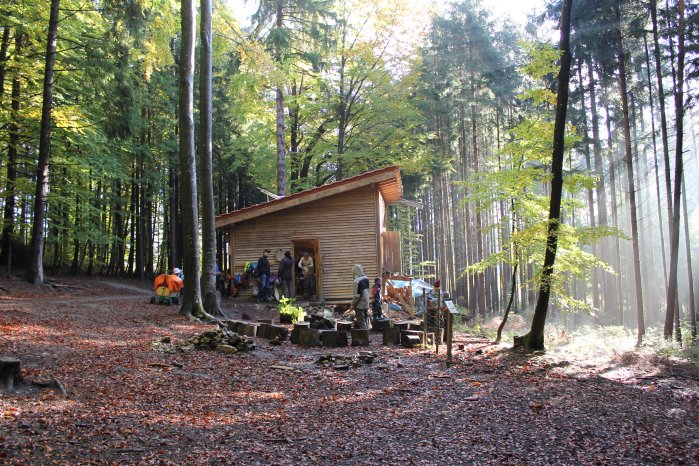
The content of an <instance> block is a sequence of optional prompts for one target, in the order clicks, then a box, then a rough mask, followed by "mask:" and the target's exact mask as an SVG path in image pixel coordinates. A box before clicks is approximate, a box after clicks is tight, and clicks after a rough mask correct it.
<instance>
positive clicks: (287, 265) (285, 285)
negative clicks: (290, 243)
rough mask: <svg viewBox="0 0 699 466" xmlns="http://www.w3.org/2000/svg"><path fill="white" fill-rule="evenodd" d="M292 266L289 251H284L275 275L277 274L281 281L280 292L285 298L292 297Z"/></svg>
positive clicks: (292, 262) (292, 261)
mask: <svg viewBox="0 0 699 466" xmlns="http://www.w3.org/2000/svg"><path fill="white" fill-rule="evenodd" d="M293 268H294V260H293V259H292V258H291V251H286V252H285V253H284V257H283V258H282V260H281V262H280V263H279V270H278V271H277V275H279V280H280V281H281V283H282V294H283V295H284V297H285V298H293V297H294V295H293V292H292V290H291V276H292V274H291V272H292V270H293Z"/></svg>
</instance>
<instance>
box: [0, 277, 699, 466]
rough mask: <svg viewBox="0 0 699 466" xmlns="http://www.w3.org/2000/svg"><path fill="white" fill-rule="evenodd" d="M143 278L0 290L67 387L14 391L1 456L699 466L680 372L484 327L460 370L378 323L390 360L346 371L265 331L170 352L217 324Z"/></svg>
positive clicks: (30, 343)
mask: <svg viewBox="0 0 699 466" xmlns="http://www.w3.org/2000/svg"><path fill="white" fill-rule="evenodd" d="M10 285H12V284H10ZM127 286H133V288H134V289H130V288H125V287H123V286H122V287H120V288H119V289H118V290H115V289H114V288H110V285H109V284H103V285H101V288H100V289H99V290H98V291H95V288H96V287H95V286H90V287H89V288H90V289H91V291H90V296H86V295H85V294H81V293H82V291H80V290H78V291H76V292H75V293H73V294H70V293H61V294H60V296H59V295H58V294H51V296H46V295H45V294H43V292H39V293H38V294H34V295H32V293H31V290H29V289H22V290H20V289H19V285H17V287H15V290H16V292H15V294H14V296H13V293H12V292H11V293H10V295H8V296H5V297H4V299H3V300H0V355H12V356H16V357H18V358H19V359H21V360H22V364H23V372H24V375H25V377H26V378H27V379H28V380H45V379H50V378H55V379H58V380H59V381H60V382H61V383H62V384H63V385H64V386H65V388H66V390H67V393H68V396H67V398H63V397H62V396H61V395H60V394H59V393H58V392H56V391H52V390H44V391H37V392H32V393H16V394H12V395H7V394H5V395H2V397H1V398H0V464H2V463H6V464H77V463H98V464H105V463H118V464H150V463H158V464H333V465H334V464H340V465H344V464H347V465H349V464H397V463H402V464H421V465H430V464H498V465H501V464H512V465H519V464H534V465H537V464H540V465H548V464H699V456H697V455H698V453H697V452H699V441H698V440H697V439H699V417H698V416H699V415H698V413H699V409H698V408H699V405H698V400H697V397H696V396H695V395H694V392H693V391H691V390H684V389H678V388H677V387H678V386H677V383H678V382H677V381H675V382H673V383H670V384H665V383H661V382H662V381H663V380H665V379H659V378H649V379H637V378H636V379H634V380H633V381H632V383H621V382H620V381H617V380H610V379H608V378H604V377H601V376H599V374H590V373H589V371H586V370H585V369H584V368H581V367H579V366H577V365H573V364H564V363H562V362H561V361H554V360H550V359H547V358H546V357H535V358H531V357H525V356H523V355H519V354H516V353H512V352H510V351H505V350H503V349H502V348H500V347H495V346H492V345H489V344H488V342H487V341H486V340H484V339H482V338H478V337H473V336H469V335H459V336H458V339H459V340H460V341H461V342H462V343H461V344H463V345H464V346H463V349H462V350H458V351H456V353H455V358H456V362H455V364H453V365H451V366H447V365H446V364H445V362H444V355H443V352H442V354H440V355H439V356H436V355H435V354H434V351H433V350H429V351H426V350H408V349H404V348H398V347H383V346H381V345H380V336H379V335H374V336H372V342H371V346H370V347H369V348H368V349H369V350H371V351H375V352H376V353H377V358H376V360H375V361H374V362H373V363H372V364H370V365H363V366H361V367H358V368H353V369H350V370H347V371H335V370H332V369H328V368H323V367H320V366H319V365H317V364H315V361H316V359H317V358H318V357H319V356H320V355H322V354H323V353H326V352H327V349H322V348H318V349H307V348H300V347H298V346H295V345H291V344H290V343H289V342H284V343H283V344H282V345H281V346H272V345H270V344H269V342H267V341H265V340H259V339H257V340H256V343H257V345H258V349H257V350H256V351H254V352H252V353H249V354H243V355H235V356H226V355H223V354H220V353H215V352H208V351H194V352H187V353H175V354H163V353H161V352H157V351H155V350H154V349H153V344H152V343H153V342H154V341H159V340H160V339H161V338H162V337H165V336H168V337H170V338H171V339H172V341H175V342H178V341H183V340H184V339H186V338H187V337H189V336H191V335H194V334H196V333H199V332H201V331H203V330H205V329H209V328H210V326H206V325H201V324H192V323H189V322H187V321H185V320H183V319H182V318H181V317H179V316H178V315H177V308H176V307H168V306H154V305H150V304H147V303H146V301H147V300H146V299H145V298H147V294H148V291H147V290H146V291H143V290H142V289H140V288H139V286H138V285H128V284H127ZM8 288H9V289H10V290H11V291H12V289H13V287H12V286H8ZM49 298H53V299H49ZM10 301H11V305H8V303H10ZM235 309H236V312H239V311H240V310H241V308H240V307H237V308H235ZM261 312H271V311H269V310H266V309H262V310H261ZM356 352H357V348H351V347H348V348H341V349H336V350H333V353H335V354H343V355H351V354H354V353H356ZM576 368H577V369H580V370H578V371H576ZM621 369H623V365H620V366H618V367H616V368H615V370H621ZM673 384H674V385H673Z"/></svg>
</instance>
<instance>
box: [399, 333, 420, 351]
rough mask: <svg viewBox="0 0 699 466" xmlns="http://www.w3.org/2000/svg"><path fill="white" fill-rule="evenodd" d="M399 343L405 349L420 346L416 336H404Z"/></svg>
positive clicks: (418, 338)
mask: <svg viewBox="0 0 699 466" xmlns="http://www.w3.org/2000/svg"><path fill="white" fill-rule="evenodd" d="M401 343H402V344H403V346H405V347H406V348H414V347H416V346H417V345H419V344H420V337H419V336H417V335H406V334H404V335H403V336H402V339H401Z"/></svg>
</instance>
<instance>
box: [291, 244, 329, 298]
mask: <svg viewBox="0 0 699 466" xmlns="http://www.w3.org/2000/svg"><path fill="white" fill-rule="evenodd" d="M291 247H292V251H291V254H292V255H293V257H294V268H293V271H294V273H293V279H292V283H294V296H295V297H297V298H300V297H303V298H306V299H310V298H313V297H316V298H321V297H322V296H321V291H320V290H321V289H322V288H321V280H322V277H321V273H320V241H319V240H317V239H295V240H291ZM305 252H308V257H309V258H310V259H312V261H313V264H312V266H310V267H309V265H308V261H305V260H304V261H303V262H301V261H302V259H303V256H304V253H305ZM300 262H301V263H302V264H303V263H304V262H305V263H306V267H305V268H306V273H304V271H303V269H302V268H301V267H300V266H299V263H300Z"/></svg>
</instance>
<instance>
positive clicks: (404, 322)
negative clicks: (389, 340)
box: [393, 320, 410, 331]
mask: <svg viewBox="0 0 699 466" xmlns="http://www.w3.org/2000/svg"><path fill="white" fill-rule="evenodd" d="M408 325H410V321H407V320H396V321H394V322H393V326H394V327H398V329H400V330H401V331H403V330H408Z"/></svg>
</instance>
